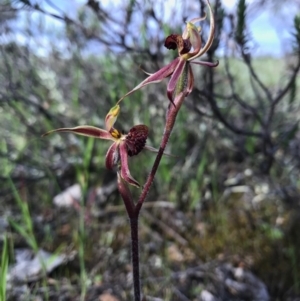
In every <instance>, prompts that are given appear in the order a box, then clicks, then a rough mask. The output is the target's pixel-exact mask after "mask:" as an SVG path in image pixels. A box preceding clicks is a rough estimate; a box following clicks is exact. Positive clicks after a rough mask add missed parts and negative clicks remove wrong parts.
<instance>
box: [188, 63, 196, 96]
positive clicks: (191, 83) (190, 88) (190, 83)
mask: <svg viewBox="0 0 300 301" xmlns="http://www.w3.org/2000/svg"><path fill="white" fill-rule="evenodd" d="M188 68H189V70H188V83H187V88H186V96H187V95H189V94H190V93H191V92H192V91H193V88H194V74H193V70H192V67H191V65H190V64H189V67H188Z"/></svg>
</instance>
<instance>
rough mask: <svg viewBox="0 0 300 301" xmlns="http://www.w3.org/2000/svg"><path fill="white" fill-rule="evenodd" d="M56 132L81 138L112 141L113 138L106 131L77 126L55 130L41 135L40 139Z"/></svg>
mask: <svg viewBox="0 0 300 301" xmlns="http://www.w3.org/2000/svg"><path fill="white" fill-rule="evenodd" d="M56 132H71V133H74V134H78V135H82V136H87V137H93V138H100V139H105V140H113V137H112V136H111V134H110V133H109V132H108V131H105V130H102V129H99V128H96V127H94V126H90V125H81V126H77V127H74V128H60V129H56V130H52V131H49V132H47V133H45V134H44V135H42V137H44V136H47V135H49V134H52V133H56Z"/></svg>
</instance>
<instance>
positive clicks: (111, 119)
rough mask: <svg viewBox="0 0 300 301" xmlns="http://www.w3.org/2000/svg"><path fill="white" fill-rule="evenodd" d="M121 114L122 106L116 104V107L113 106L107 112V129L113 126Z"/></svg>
mask: <svg viewBox="0 0 300 301" xmlns="http://www.w3.org/2000/svg"><path fill="white" fill-rule="evenodd" d="M119 114H120V106H119V105H115V106H114V107H112V108H111V109H110V110H109V112H108V113H107V115H106V117H105V127H106V130H107V131H110V129H111V128H112V127H113V125H114V124H115V122H116V120H117V118H118V116H119Z"/></svg>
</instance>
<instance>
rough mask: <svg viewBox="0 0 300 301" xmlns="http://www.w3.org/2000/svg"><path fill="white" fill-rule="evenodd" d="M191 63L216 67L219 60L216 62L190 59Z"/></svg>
mask: <svg viewBox="0 0 300 301" xmlns="http://www.w3.org/2000/svg"><path fill="white" fill-rule="evenodd" d="M191 64H196V65H202V66H207V67H217V66H219V61H216V62H214V63H213V62H205V61H199V62H195V61H192V62H191Z"/></svg>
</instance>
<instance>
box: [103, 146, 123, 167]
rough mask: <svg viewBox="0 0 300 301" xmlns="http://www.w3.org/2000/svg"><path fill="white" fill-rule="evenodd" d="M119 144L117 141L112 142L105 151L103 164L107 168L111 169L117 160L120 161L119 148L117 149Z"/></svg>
mask: <svg viewBox="0 0 300 301" xmlns="http://www.w3.org/2000/svg"><path fill="white" fill-rule="evenodd" d="M118 146H119V144H118V143H116V142H115V143H113V144H112V145H111V146H110V147H109V149H108V151H107V153H106V158H105V166H106V168H107V169H109V170H112V169H114V167H116V165H117V164H118V162H119V161H120V154H119V149H118Z"/></svg>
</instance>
